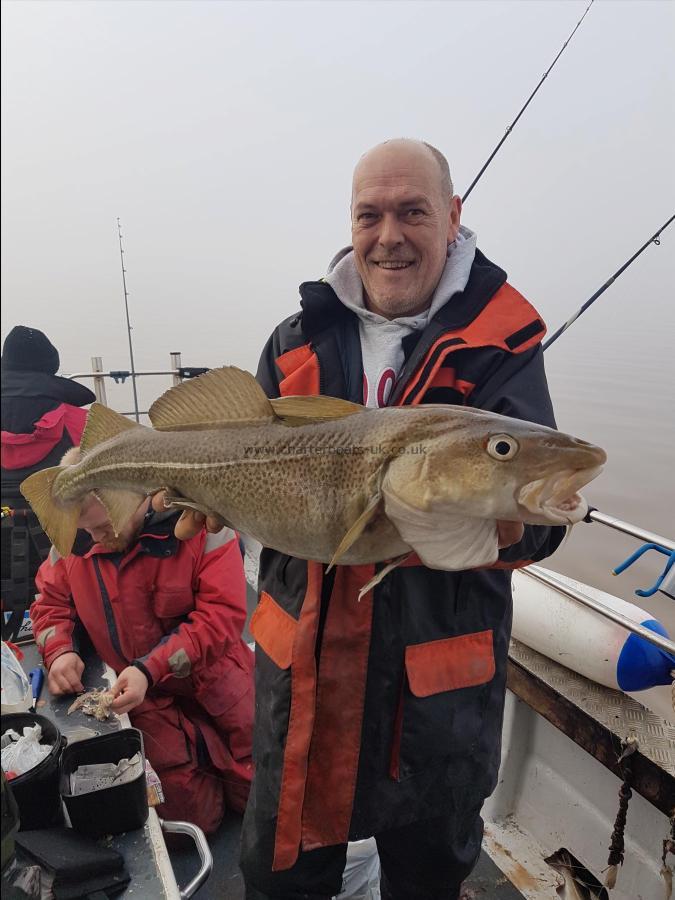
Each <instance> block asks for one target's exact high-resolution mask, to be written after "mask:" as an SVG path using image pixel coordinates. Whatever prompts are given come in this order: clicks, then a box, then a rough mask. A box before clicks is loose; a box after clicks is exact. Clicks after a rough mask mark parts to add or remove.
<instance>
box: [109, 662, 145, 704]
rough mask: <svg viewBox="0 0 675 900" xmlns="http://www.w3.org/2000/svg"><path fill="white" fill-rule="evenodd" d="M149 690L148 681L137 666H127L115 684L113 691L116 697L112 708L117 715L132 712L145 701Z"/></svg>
mask: <svg viewBox="0 0 675 900" xmlns="http://www.w3.org/2000/svg"><path fill="white" fill-rule="evenodd" d="M147 689H148V679H147V678H146V677H145V675H144V674H143V673H142V672H141V670H140V669H137V668H136V666H127V667H126V669H123V670H122V671H121V672H120V676H119V678H118V679H117V681H116V682H115V684H113V686H112V688H111V691H112V692H113V694H114V695H115V699H114V700H113V702H112V708H113V709H114V710H115V712H116V713H118V714H119V715H122V713H127V712H130V711H131V710H132V709H135V708H136V707H137V706H140V704H141V703H142V702H143V701H144V700H145V692H146V691H147Z"/></svg>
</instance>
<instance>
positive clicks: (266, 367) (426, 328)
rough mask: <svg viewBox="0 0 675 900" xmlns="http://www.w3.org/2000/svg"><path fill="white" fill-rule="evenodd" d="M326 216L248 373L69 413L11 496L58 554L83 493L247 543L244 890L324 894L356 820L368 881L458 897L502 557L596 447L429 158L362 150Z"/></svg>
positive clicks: (546, 525)
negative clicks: (307, 277)
mask: <svg viewBox="0 0 675 900" xmlns="http://www.w3.org/2000/svg"><path fill="white" fill-rule="evenodd" d="M351 209H352V247H350V248H347V249H346V250H344V251H342V252H341V253H340V254H338V255H337V256H336V258H335V259H334V260H333V263H332V265H331V268H330V271H329V274H328V275H327V277H326V278H324V279H322V280H320V281H318V282H308V283H305V284H303V285H302V286H301V289H300V291H301V306H302V310H301V312H298V313H296V314H294V315H292V316H291V317H290V318H288V319H286V320H285V321H284V322H283V323H282V324H281V325H280V326H279V327H278V328H277V329H276V330H275V331H274V333H273V335H272V337H271V338H270V340H269V342H268V344H267V346H266V348H265V350H264V352H263V355H262V358H261V361H260V366H259V369H258V374H257V379H258V384H256V382H255V381H254V380H253V379H252V378H251V377H250V376H249V375H247V373H244V372H241V371H239V370H236V369H221V370H214V371H212V372H209V373H207V374H206V375H204V376H202V377H201V378H199V379H196V380H195V381H194V382H190V383H184V384H182V385H179V386H178V387H176V388H174V389H172V390H171V391H169V392H167V393H166V394H165V395H164V396H163V397H161V398H160V399H159V400H158V401H156V403H155V404H154V405H153V407H152V409H151V410H150V419H151V422H152V424H153V426H154V429H148V428H145V427H143V426H139V425H135V424H134V423H131V422H129V421H128V420H126V419H124V418H123V417H121V416H118V415H117V414H116V413H114V412H112V411H111V410H107V409H105V408H104V407H98V406H96V405H95V406H94V407H93V408H92V411H91V413H90V417H89V420H88V423H87V429H86V431H85V435H84V437H83V441H82V449H83V461H82V463H81V464H80V465H79V466H74V467H72V469H71V470H70V471H67V470H59V469H51V470H47V472H45V473H40V475H39V476H33V477H32V478H31V479H29V480H28V481H27V482H25V483H24V485H23V486H22V490H24V492H25V494H26V496H27V498H28V499H29V500H30V502H31V504H32V505H33V507H34V509H35V511H36V512H37V514H38V515H39V517H40V520H41V522H42V524H43V526H44V527H45V530H46V531H47V532H48V533H49V535H50V537H51V538H52V540H53V541H54V543H55V545H56V546H57V548H58V549H59V551H60V552H61V553H67V552H69V549H70V546H71V544H72V540H73V536H74V533H75V531H74V530H75V527H76V523H77V517H78V515H79V509H80V504H81V499H82V497H83V496H84V494H85V492H86V491H90V490H95V491H96V493H97V496H98V497H99V498H100V499H101V501H102V503H103V504H104V506H105V507H106V509H107V510H108V513H109V515H110V518H111V521H112V523H113V525H114V526H115V528H116V529H122V528H123V527H124V523H125V522H126V521H127V520H128V518H129V514H130V512H129V511H130V510H131V509H133V508H135V506H137V504H138V498H139V493H140V492H142V491H149V492H153V491H159V490H162V489H167V493H165V494H164V502H166V503H169V504H173V505H176V506H178V507H183V508H185V509H186V510H188V512H187V513H185V514H184V516H183V518H182V520H181V522H180V523H179V525H178V527H177V530H176V533H177V535H179V536H181V537H188V536H189V535H190V534H192V533H194V530H195V528H196V527H197V526H200V525H201V522H202V521H203V516H204V515H206V516H207V525H208V526H209V528H216V527H220V526H221V525H222V523H223V522H226V523H227V524H228V525H229V526H230V527H232V528H234V529H236V530H238V531H242V532H244V533H246V534H249V535H251V536H252V537H254V538H256V539H257V540H259V541H260V542H261V543H262V544H263V547H264V548H265V549H264V550H263V552H262V555H261V559H260V580H259V590H260V601H259V604H258V607H257V609H256V611H255V613H254V616H253V619H252V622H251V631H252V632H253V634H254V636H255V638H256V732H255V739H254V758H255V763H256V774H255V779H254V783H253V786H252V790H251V796H250V799H249V804H248V806H247V811H246V815H245V819H244V826H243V835H242V845H243V846H242V861H241V864H242V869H243V871H244V875H245V878H246V881H247V890H248V897H249V898H250V900H261V898H265V897H275V898H301V897H302V898H316V900H320V898H325V897H330V896H332V895H334V894H336V893H338V892H339V890H340V885H341V878H342V871H343V868H344V862H345V855H346V847H347V843H348V841H351V840H359V839H361V838H365V837H368V836H371V835H374V836H375V837H376V840H377V845H378V851H379V854H380V859H381V864H382V895H383V896H384V897H386V898H395V900H410V898H429V900H433V898H441V897H442V898H456V897H458V896H459V890H460V885H461V883H462V881H463V880H464V879H465V878H466V876H467V875H468V874H469V872H470V871H471V869H472V868H473V866H474V864H475V862H476V859H477V857H478V854H479V852H480V842H481V836H482V828H483V823H482V819H481V817H480V809H481V806H482V803H483V800H484V798H485V797H486V796H488V794H489V793H490V792H491V791H492V790H493V789H494V786H495V783H496V778H497V770H498V765H499V757H500V752H499V751H500V733H501V724H502V715H503V706H504V693H505V682H506V663H507V652H508V641H509V633H510V626H511V591H510V577H509V570H510V569H513V568H517V567H519V566H523V565H527V563H528V562H531V561H534V560H541V559H543V558H545V557H546V556H548V555H549V554H550V553H552V552H553V551H554V550H555V548H556V547H557V546H558V544H559V543H560V541H561V539H562V536H563V533H564V529H563V528H562V527H559V526H563V525H565V524H572V523H574V522H578V521H580V520H581V519H582V518H583V517H584V516H585V514H586V511H587V506H586V503H585V501H584V500H583V498H581V497H580V496H579V495H578V494H577V490H578V489H580V488H581V487H583V485H584V484H586V483H587V482H589V481H590V480H591V479H592V478H594V477H595V476H596V475H597V474H598V473H599V471H600V469H601V467H602V464H603V463H604V461H605V454H604V452H603V451H602V450H600V449H599V448H597V447H594V446H592V445H590V444H587V443H585V442H584V441H580V440H577V439H576V438H573V437H570V436H568V435H564V434H561V433H559V432H557V431H555V430H554V424H555V423H554V419H553V412H552V408H551V402H550V397H549V394H548V388H547V385H546V378H545V374H544V368H543V359H542V350H541V339H542V337H543V335H544V332H545V326H544V324H543V322H542V321H541V319H540V317H539V315H538V313H537V312H536V310H535V309H534V308H533V307H532V306H531V305H530V304H529V303H528V302H527V301H526V300H525V298H524V297H522V296H521V295H520V294H519V293H518V292H517V291H516V290H515V289H514V288H512V287H511V286H510V285H509V284H508V283H507V282H506V274H505V273H504V272H503V271H502V270H501V269H500V268H498V267H497V266H496V265H494V264H493V263H491V262H490V261H489V260H488V259H486V257H485V256H483V254H482V253H481V252H480V251H479V250H477V248H476V237H475V235H474V234H473V233H472V232H471V231H469V230H468V229H466V228H463V227H461V226H460V214H461V201H460V199H459V197H457V196H454V192H453V188H452V182H451V179H450V173H449V170H448V165H447V162H446V161H445V158H444V157H443V156H442V155H441V154H440V153H439V151H437V150H435V149H434V148H432V147H430V146H429V145H427V144H424V143H421V142H417V141H404V140H398V141H388V142H386V143H385V144H382V145H380V146H378V147H375V148H374V149H373V150H371V151H370V152H368V153H367V154H365V156H364V157H362V159H361V160H360V162H359V164H358V165H357V167H356V170H355V173H354V182H353V189H352V204H351ZM259 385H260V386H262V390H261V388H260V386H259ZM319 395H321V396H319ZM347 449H348V450H349V451H350V452H345V450H347ZM156 502H157V504H158V505H160V504H161V501H156ZM556 526H558V527H556Z"/></svg>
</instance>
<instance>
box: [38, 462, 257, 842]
mask: <svg viewBox="0 0 675 900" xmlns="http://www.w3.org/2000/svg"><path fill="white" fill-rule="evenodd" d="M77 452H78V451H76V450H75V451H70V454H69V455H67V457H66V459H65V460H64V463H74V462H76V461H77ZM73 454H74V456H73ZM177 515H178V514H177V513H175V512H170V511H166V512H163V513H155V512H153V511H152V508H151V507H150V503H149V501H147V500H146V501H144V502H143V503H142V504H141V506H140V507H139V509H138V510H137V512H136V515H135V516H134V518H133V519H132V521H131V522H130V523H129V525H128V526H127V528H126V529H125V531H124V532H122V533H121V534H119V535H117V536H116V535H115V534H114V532H113V529H112V526H111V524H110V521H109V519H108V515H107V512H106V510H105V508H104V506H103V505H102V504H101V503H100V501H99V500H98V499H97V498H96V497H95V496H94V495H90V497H89V498H88V499H87V501H86V502H85V505H84V507H83V509H82V513H81V516H80V520H79V523H78V524H79V528H80V529H82V532H81V533H80V534H79V535H78V540H77V541H76V544H75V548H74V551H73V553H72V554H71V555H70V556H68V557H67V558H65V559H63V558H61V557H59V555H58V554H57V553H56V551H55V549H54V548H52V551H51V554H50V557H49V559H47V560H46V561H45V562H44V563H43V564H42V566H41V568H40V570H39V572H38V575H37V578H36V585H37V588H38V591H39V594H38V597H37V600H36V601H35V603H34V604H33V606H32V607H31V618H32V620H33V630H34V634H35V636H36V640H37V644H38V646H39V648H40V651H41V653H42V656H43V658H44V662H45V666H46V667H47V669H48V684H49V689H50V691H51V692H52V693H53V694H67V693H75V692H77V691H81V690H83V686H82V683H81V680H80V679H81V676H82V672H83V670H84V662H83V661H82V658H81V656H80V653H79V648H80V644H79V641H80V640H81V636H82V631H84V632H86V634H87V635H88V636H89V638H90V640H91V642H92V644H93V646H94V649H95V650H96V652H97V653H98V655H99V656H100V657H101V658H102V659H103V660H105V662H107V663H108V664H109V665H110V666H111V667H112V668H113V669H114V670H115V672H116V673H117V675H118V678H117V681H116V683H115V685H114V688H113V693H114V694H115V700H114V702H113V710H114V711H115V712H117V713H120V714H121V713H129V714H130V718H131V723H132V725H134V726H135V727H136V728H139V729H140V730H141V731H142V732H143V739H144V744H145V752H146V755H147V757H148V759H149V760H150V763H151V764H152V766H153V768H154V769H155V770H156V771H157V773H158V775H159V777H160V779H161V781H162V788H163V791H164V797H165V802H164V803H163V804H162V806H160V807H159V813H160V815H161V816H163V817H164V818H167V819H186V820H188V821H190V822H193V823H194V824H196V825H199V826H200V827H201V828H202V829H203V830H204V831H206V832H211V831H214V830H215V829H216V828H217V827H218V825H219V824H220V821H221V819H222V816H223V812H224V809H225V807H226V806H227V807H229V808H231V809H234V810H236V811H238V812H243V810H244V806H245V805H246V800H247V797H248V792H249V788H250V783H251V778H252V774H253V771H252V763H251V740H252V729H253V707H254V699H253V653H252V651H251V650H250V648H249V647H248V646H247V645H246V643H245V642H244V641H243V639H242V636H241V634H242V629H243V627H244V622H245V618H246V604H245V596H246V586H245V579H244V571H243V563H242V558H241V553H240V550H239V545H238V542H237V539H236V536H235V535H234V533H233V532H232V531H230V530H229V529H223V530H222V531H220V532H219V533H217V534H207V533H206V531H205V530H203V529H202V530H201V531H200V532H198V533H197V534H196V535H195V536H194V537H192V538H191V539H190V540H187V541H178V540H177V539H176V538H175V537H174V527H175V524H176V519H177Z"/></svg>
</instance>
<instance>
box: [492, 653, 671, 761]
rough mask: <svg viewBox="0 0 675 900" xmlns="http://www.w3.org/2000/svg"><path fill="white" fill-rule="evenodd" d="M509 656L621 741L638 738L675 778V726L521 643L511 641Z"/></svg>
mask: <svg viewBox="0 0 675 900" xmlns="http://www.w3.org/2000/svg"><path fill="white" fill-rule="evenodd" d="M509 656H510V657H511V659H512V660H513V661H514V662H516V663H518V665H519V666H521V667H522V668H523V669H525V670H526V671H527V672H529V673H530V674H532V675H534V676H535V677H536V678H538V679H540V680H541V681H543V682H544V683H545V684H547V685H548V686H549V687H551V688H553V689H554V690H555V691H557V693H559V694H561V695H562V696H563V697H565V698H566V699H567V700H569V701H570V702H571V703H574V704H575V705H576V706H578V707H579V708H580V709H582V710H583V711H584V712H585V713H586V714H587V715H589V716H590V717H591V718H592V719H594V720H595V721H596V722H598V724H600V725H602V726H604V727H605V728H608V729H609V730H610V731H612V732H613V733H614V734H615V735H616V736H617V737H618V738H619V739H620V740H625V739H626V738H627V737H629V736H632V735H634V736H635V737H637V739H638V741H639V742H640V752H641V753H642V754H643V756H645V757H646V758H647V759H649V760H651V761H652V762H653V763H655V764H656V765H658V766H660V767H661V768H662V769H663V770H664V771H665V772H667V773H668V774H669V775H672V776H675V725H671V724H670V722H667V721H666V720H665V719H662V718H661V717H660V716H657V715H656V714H655V713H653V712H651V711H650V710H648V709H645V707H644V706H642V705H641V704H640V703H638V702H637V701H636V700H633V699H632V698H631V697H628V696H627V695H626V694H623V693H621V692H620V691H613V690H611V689H610V688H607V687H604V686H603V685H601V684H597V683H596V682H594V681H589V679H588V678H584V676H583V675H579V674H578V673H577V672H573V671H572V670H571V669H568V668H566V667H565V666H562V665H560V663H557V662H555V661H554V660H552V659H549V658H548V657H547V656H543V655H542V654H541V653H537V651H536V650H532V649H530V647H526V646H525V644H521V643H520V642H519V641H516V640H512V641H511V648H510V651H509Z"/></svg>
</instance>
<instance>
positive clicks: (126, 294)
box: [117, 216, 141, 422]
mask: <svg viewBox="0 0 675 900" xmlns="http://www.w3.org/2000/svg"><path fill="white" fill-rule="evenodd" d="M117 234H118V235H119V240H120V262H121V264H122V287H123V288H124V310H125V312H126V316H127V336H128V338H129V362H130V364H131V387H132V389H133V392H134V418H135V419H136V421H137V422H140V420H141V418H140V413H139V411H138V393H137V391H136V368H135V366H134V348H133V344H132V341H131V323H130V322H129V292H128V291H127V279H126V273H127V270H126V269H125V268H124V250H123V249H122V227H121V225H120V219H119V216H118V217H117Z"/></svg>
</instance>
